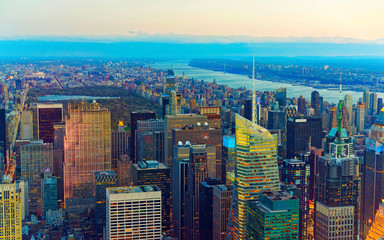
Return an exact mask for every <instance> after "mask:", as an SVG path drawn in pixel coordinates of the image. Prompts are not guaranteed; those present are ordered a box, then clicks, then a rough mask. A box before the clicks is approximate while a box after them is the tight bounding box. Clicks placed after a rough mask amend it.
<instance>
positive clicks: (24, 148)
mask: <svg viewBox="0 0 384 240" xmlns="http://www.w3.org/2000/svg"><path fill="white" fill-rule="evenodd" d="M20 163H21V176H22V177H23V178H24V180H25V181H27V182H28V189H29V213H31V214H36V215H41V214H42V213H43V212H42V192H41V175H42V174H43V173H44V171H45V170H46V169H53V146H52V143H44V142H43V140H35V141H31V142H30V143H29V144H24V145H21V152H20ZM29 213H28V215H29Z"/></svg>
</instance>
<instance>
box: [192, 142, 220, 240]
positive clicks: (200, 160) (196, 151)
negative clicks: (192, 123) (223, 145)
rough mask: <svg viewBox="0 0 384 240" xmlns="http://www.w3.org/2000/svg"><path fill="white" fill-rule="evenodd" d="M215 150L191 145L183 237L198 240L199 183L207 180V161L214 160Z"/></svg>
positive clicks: (210, 147) (206, 146)
mask: <svg viewBox="0 0 384 240" xmlns="http://www.w3.org/2000/svg"><path fill="white" fill-rule="evenodd" d="M215 155H216V148H215V147H214V146H210V145H191V147H190V154H189V164H188V170H187V174H188V179H187V192H186V201H185V203H186V211H185V237H186V239H187V240H192V239H199V237H200V235H199V233H200V232H199V226H200V224H199V220H200V218H199V217H200V214H201V212H200V209H199V200H200V183H201V182H203V181H205V180H206V179H207V178H208V171H209V170H208V169H209V166H208V165H209V159H210V158H212V159H216V156H215Z"/></svg>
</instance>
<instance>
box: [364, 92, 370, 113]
mask: <svg viewBox="0 0 384 240" xmlns="http://www.w3.org/2000/svg"><path fill="white" fill-rule="evenodd" d="M363 102H364V103H365V110H366V112H368V111H367V110H368V109H369V103H370V94H369V91H368V90H365V91H364V93H363Z"/></svg>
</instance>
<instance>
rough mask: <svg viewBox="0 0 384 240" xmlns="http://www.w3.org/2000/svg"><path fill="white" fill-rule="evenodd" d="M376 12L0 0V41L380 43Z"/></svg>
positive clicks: (371, 8) (145, 0)
mask: <svg viewBox="0 0 384 240" xmlns="http://www.w3.org/2000/svg"><path fill="white" fill-rule="evenodd" d="M383 12H384V1H382V0H368V1H367V0H366V1H363V0H192V1H191V0H108V1H106V0H1V1H0V39H26V38H27V39H28V38H35V39H36V38H37V39H38V38H42V37H43V36H51V37H57V38H60V39H65V38H67V39H71V38H73V39H75V38H77V39H79V38H84V37H85V38H95V39H96V38H97V39H107V38H108V39H128V40H129V39H134V40H143V39H144V40H148V39H149V40H151V39H157V40H158V39H162V41H168V40H170V41H171V40H177V41H182V42H196V41H197V42H238V41H243V42H265V41H291V40H290V39H294V41H296V40H298V41H303V40H305V41H320V42H338V43H339V42H343V43H345V42H359V43H361V42H368V43H369V42H377V40H378V39H384V17H383ZM295 39H296V40H295ZM379 42H383V40H379Z"/></svg>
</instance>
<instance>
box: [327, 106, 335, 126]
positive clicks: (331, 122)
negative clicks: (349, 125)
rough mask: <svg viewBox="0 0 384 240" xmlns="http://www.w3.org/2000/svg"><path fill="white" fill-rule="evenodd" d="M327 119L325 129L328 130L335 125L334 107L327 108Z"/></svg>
mask: <svg viewBox="0 0 384 240" xmlns="http://www.w3.org/2000/svg"><path fill="white" fill-rule="evenodd" d="M328 114H329V119H328V128H327V130H328V131H330V130H331V129H332V128H336V127H337V112H336V109H335V108H331V109H329V113H328Z"/></svg>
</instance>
